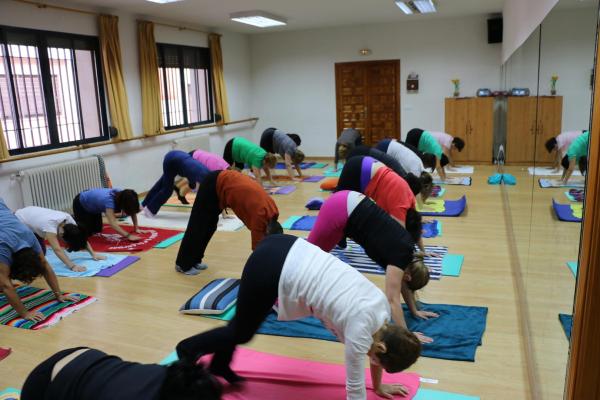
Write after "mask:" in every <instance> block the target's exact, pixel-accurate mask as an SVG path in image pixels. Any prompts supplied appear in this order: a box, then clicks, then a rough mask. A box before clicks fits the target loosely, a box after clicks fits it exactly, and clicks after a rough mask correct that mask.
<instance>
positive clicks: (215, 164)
mask: <svg viewBox="0 0 600 400" xmlns="http://www.w3.org/2000/svg"><path fill="white" fill-rule="evenodd" d="M190 156H192V157H193V158H194V160H196V161H199V162H200V163H201V164H203V165H205V166H206V168H208V169H209V170H211V171H222V170H226V169H228V168H229V164H228V163H227V161H225V160H224V159H223V157H221V156H218V155H216V154H213V153H210V152H208V151H204V150H200V149H198V150H193V151H190Z"/></svg>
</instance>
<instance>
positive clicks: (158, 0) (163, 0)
mask: <svg viewBox="0 0 600 400" xmlns="http://www.w3.org/2000/svg"><path fill="white" fill-rule="evenodd" d="M146 1H149V2H150V3H158V4H167V3H176V2H178V1H183V0H146Z"/></svg>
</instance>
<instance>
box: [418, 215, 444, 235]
mask: <svg viewBox="0 0 600 400" xmlns="http://www.w3.org/2000/svg"><path fill="white" fill-rule="evenodd" d="M422 235H423V237H424V238H428V239H430V238H434V237H438V236H442V223H441V221H438V220H437V219H434V220H433V221H431V222H427V223H423V234H422Z"/></svg>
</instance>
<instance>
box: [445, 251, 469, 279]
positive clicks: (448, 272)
mask: <svg viewBox="0 0 600 400" xmlns="http://www.w3.org/2000/svg"><path fill="white" fill-rule="evenodd" d="M464 260H465V256H463V255H460V254H446V255H445V256H444V259H443V260H442V275H444V276H459V275H460V271H461V269H462V264H463V261H464Z"/></svg>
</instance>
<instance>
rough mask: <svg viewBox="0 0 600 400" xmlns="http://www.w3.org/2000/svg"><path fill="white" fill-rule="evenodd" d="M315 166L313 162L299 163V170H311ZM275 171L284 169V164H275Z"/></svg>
mask: <svg viewBox="0 0 600 400" xmlns="http://www.w3.org/2000/svg"><path fill="white" fill-rule="evenodd" d="M315 164H316V163H315V162H303V163H300V169H308V168H311V167H312V166H313V165H315ZM275 169H285V163H282V162H280V163H277V164H276V165H275Z"/></svg>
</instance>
